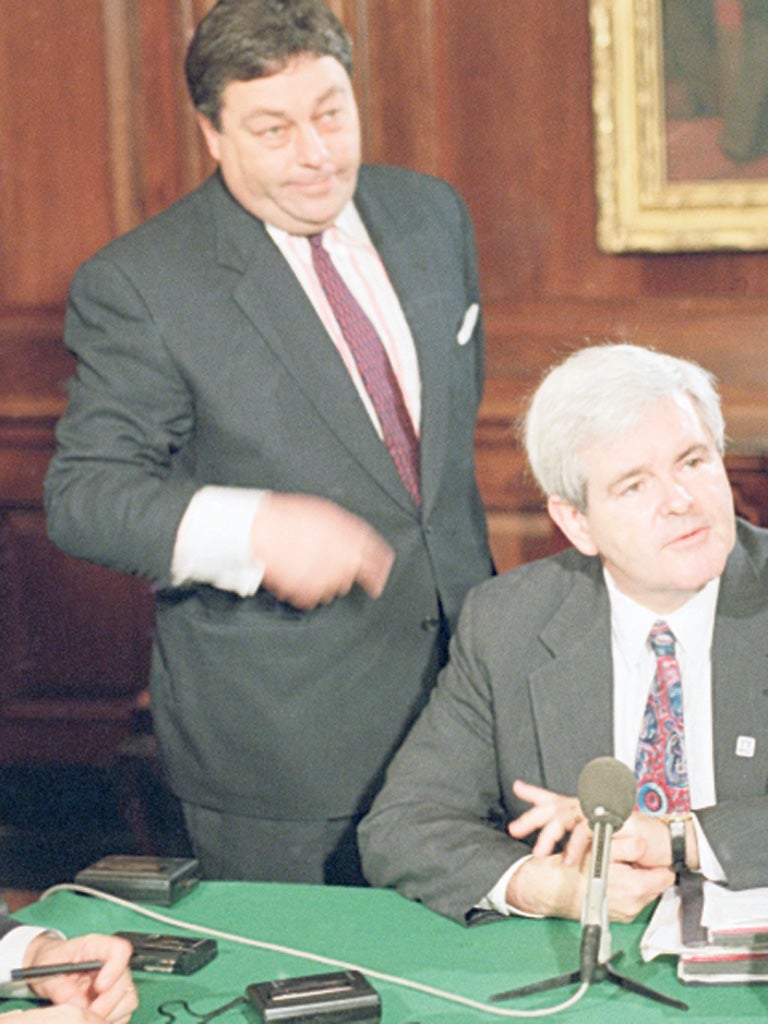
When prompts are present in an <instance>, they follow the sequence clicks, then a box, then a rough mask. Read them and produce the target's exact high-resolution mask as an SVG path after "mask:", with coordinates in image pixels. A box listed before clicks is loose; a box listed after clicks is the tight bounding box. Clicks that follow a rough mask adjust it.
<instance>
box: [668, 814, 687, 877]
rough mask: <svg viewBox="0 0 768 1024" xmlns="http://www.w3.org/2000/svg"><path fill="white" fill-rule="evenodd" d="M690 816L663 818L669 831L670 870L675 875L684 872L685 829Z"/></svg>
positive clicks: (676, 815)
mask: <svg viewBox="0 0 768 1024" xmlns="http://www.w3.org/2000/svg"><path fill="white" fill-rule="evenodd" d="M690 817H691V816H690V814H675V815H669V816H667V817H665V818H664V819H663V820H664V821H665V822H666V823H667V828H668V829H669V842H670V845H671V847H672V870H673V871H674V872H675V875H679V874H680V872H681V871H685V868H686V863H685V829H686V822H687V821H688V820H689V819H690Z"/></svg>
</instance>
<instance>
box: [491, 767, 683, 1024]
mask: <svg viewBox="0 0 768 1024" xmlns="http://www.w3.org/2000/svg"><path fill="white" fill-rule="evenodd" d="M625 775H626V776H627V777H625ZM621 785H624V786H625V788H627V793H626V794H625V796H626V797H627V806H626V807H624V808H623V813H618V812H617V811H616V810H610V809H609V807H608V806H606V804H609V803H611V804H612V803H615V802H616V801H615V796H613V800H611V801H607V800H606V801H605V802H603V801H601V800H598V799H594V797H595V796H596V795H599V791H600V790H601V789H607V790H608V791H610V790H611V788H616V789H619V788H620V787H621ZM582 792H584V793H585V794H586V798H585V797H584V796H582ZM612 795H613V794H612ZM579 798H580V800H581V804H582V807H583V808H584V806H585V804H588V809H587V813H586V817H587V818H588V820H589V821H590V824H591V825H592V828H593V842H592V856H591V862H590V869H589V871H590V875H589V884H588V887H587V893H586V897H585V900H584V907H583V910H582V919H581V925H582V929H581V953H580V966H579V969H578V970H574V971H569V972H568V973H567V974H560V975H557V976H556V977H554V978H548V979H546V980H545V981H538V982H534V983H533V984H531V985H523V986H521V987H520V988H513V989H509V990H508V991H506V992H497V993H496V994H495V995H492V996H490V1002H493V1003H498V1002H501V1001H502V1000H505V999H514V998H516V997H517V996H522V995H530V994H531V993H533V992H545V991H547V990H549V989H553V988H560V987H562V986H564V985H571V984H575V983H576V982H580V983H581V984H582V985H591V984H592V982H593V981H609V982H611V983H612V984H614V985H618V986H619V987H620V988H623V989H627V991H629V992H634V993H635V994H636V995H640V996H644V997H645V998H647V999H653V1000H655V1001H656V1002H658V1003H663V1004H664V1005H665V1006H671V1007H673V1008H674V1009H676V1010H687V1009H688V1005H687V1003H684V1002H682V1001H681V1000H679V999H672V998H671V997H670V996H665V995H663V994H662V993H661V992H657V991H656V990H655V989H652V988H649V987H648V986H646V985H641V984H640V982H638V981H633V980H632V979H631V978H628V977H626V975H624V974H620V973H619V972H618V971H617V970H615V969H614V967H613V961H614V960H617V959H619V957H621V956H622V953H621V952H618V953H615V954H611V933H610V930H609V925H608V906H607V899H606V879H607V877H608V866H609V861H610V845H611V836H612V835H613V830H614V828H620V827H621V825H622V824H623V823H624V820H625V819H626V818H627V817H628V815H629V812H630V810H631V808H632V804H633V803H634V779H633V777H632V776H631V774H630V773H629V771H628V769H626V768H624V767H623V766H622V765H620V764H619V763H618V762H616V761H614V760H613V759H612V758H597V759H596V760H594V761H591V762H590V763H589V764H588V765H587V767H586V768H585V769H584V771H583V772H582V774H581V776H580V779H579Z"/></svg>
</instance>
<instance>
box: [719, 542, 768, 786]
mask: <svg viewBox="0 0 768 1024" xmlns="http://www.w3.org/2000/svg"><path fill="white" fill-rule="evenodd" d="M712 651H713V656H712V730H713V735H714V738H715V786H716V792H717V800H718V802H720V801H722V800H730V799H736V798H738V797H739V796H740V795H742V796H743V794H744V793H754V792H760V791H761V790H762V788H763V787H764V785H765V779H766V778H768V609H767V608H766V607H765V594H764V592H763V590H762V588H761V585H760V579H759V576H758V574H757V573H756V572H755V570H754V567H753V566H752V563H751V561H750V559H749V557H748V556H747V554H746V551H745V549H744V547H743V546H742V545H741V544H737V546H736V548H735V549H734V552H733V554H732V555H731V557H730V559H729V561H728V565H727V568H726V571H725V574H724V576H723V580H722V583H721V591H720V597H719V601H718V611H717V619H716V626H715V635H714V640H713V645H712Z"/></svg>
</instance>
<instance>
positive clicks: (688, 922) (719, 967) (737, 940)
mask: <svg viewBox="0 0 768 1024" xmlns="http://www.w3.org/2000/svg"><path fill="white" fill-rule="evenodd" d="M699 891H700V897H699V898H698V901H696V897H695V896H691V894H690V890H689V889H686V890H685V904H684V901H683V899H681V895H680V891H679V890H678V889H677V888H675V889H669V890H667V892H666V893H664V895H663V896H662V898H661V900H660V901H659V904H658V906H657V908H656V910H655V912H654V914H653V917H652V918H651V921H650V922H649V924H648V927H647V928H646V930H645V934H644V935H643V938H642V942H641V944H640V949H641V952H642V955H643V959H644V960H652V959H653V958H654V957H657V956H660V955H662V954H672V955H674V956H677V957H678V964H677V974H678V977H679V978H680V980H681V981H685V982H689V983H697V984H720V985H724V984H732V983H742V984H743V983H744V982H768V888H761V889H742V890H741V891H739V892H734V891H731V890H730V889H725V888H723V886H720V885H717V884H716V883H714V882H706V881H705V882H703V883H702V884H701V887H700V890H699ZM692 918H695V919H692ZM692 924H693V925H694V927H692ZM697 924H698V925H699V926H700V927H699V928H698V933H697V929H696V927H695V925H697Z"/></svg>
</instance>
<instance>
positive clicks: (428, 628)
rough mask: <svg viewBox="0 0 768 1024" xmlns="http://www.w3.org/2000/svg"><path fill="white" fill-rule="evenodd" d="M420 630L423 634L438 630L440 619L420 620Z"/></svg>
mask: <svg viewBox="0 0 768 1024" xmlns="http://www.w3.org/2000/svg"><path fill="white" fill-rule="evenodd" d="M421 628H422V629H423V630H424V632H425V633H432V632H434V631H435V630H436V629H439V628H440V619H422V620H421Z"/></svg>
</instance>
